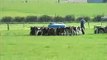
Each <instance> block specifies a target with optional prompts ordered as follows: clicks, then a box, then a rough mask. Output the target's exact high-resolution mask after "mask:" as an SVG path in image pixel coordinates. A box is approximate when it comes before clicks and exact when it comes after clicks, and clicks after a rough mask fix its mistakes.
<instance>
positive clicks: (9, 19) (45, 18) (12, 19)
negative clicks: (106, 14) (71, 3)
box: [0, 15, 107, 23]
mask: <svg viewBox="0 0 107 60" xmlns="http://www.w3.org/2000/svg"><path fill="white" fill-rule="evenodd" d="M101 17H103V15H97V16H95V17H94V18H91V17H88V16H84V17H83V16H82V17H75V16H74V15H66V16H64V17H62V16H55V17H53V16H48V15H42V16H39V17H38V16H26V17H19V16H16V17H11V16H5V17H2V18H1V19H0V22H3V23H9V22H79V21H80V20H81V19H82V18H84V19H85V20H86V21H92V22H100V21H102V19H101ZM105 21H107V19H106V20H105Z"/></svg>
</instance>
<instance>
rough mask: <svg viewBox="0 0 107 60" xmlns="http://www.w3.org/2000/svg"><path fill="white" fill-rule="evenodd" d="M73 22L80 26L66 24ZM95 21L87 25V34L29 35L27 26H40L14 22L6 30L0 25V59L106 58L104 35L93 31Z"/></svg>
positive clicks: (61, 59)
mask: <svg viewBox="0 0 107 60" xmlns="http://www.w3.org/2000/svg"><path fill="white" fill-rule="evenodd" d="M72 24H73V25H75V26H78V25H79V23H69V24H68V23H67V25H72ZM94 24H96V25H99V24H100V23H91V24H90V27H91V28H88V27H87V24H86V27H87V28H86V34H85V35H79V36H29V26H34V25H35V26H42V25H41V24H37V25H36V24H34V25H33V24H26V25H25V28H23V25H21V24H13V25H11V28H10V30H9V31H7V30H6V27H5V26H6V25H5V24H1V25H0V60H107V57H106V56H107V51H106V50H107V34H93V28H92V27H93V25H94ZM44 25H45V26H47V24H44ZM104 25H106V23H105V24H104ZM27 27H28V28H27ZM19 28H20V29H19Z"/></svg>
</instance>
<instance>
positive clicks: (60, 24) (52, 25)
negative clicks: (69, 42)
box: [48, 23, 66, 28]
mask: <svg viewBox="0 0 107 60" xmlns="http://www.w3.org/2000/svg"><path fill="white" fill-rule="evenodd" d="M65 27H66V25H65V24H63V23H50V24H49V25H48V28H65Z"/></svg>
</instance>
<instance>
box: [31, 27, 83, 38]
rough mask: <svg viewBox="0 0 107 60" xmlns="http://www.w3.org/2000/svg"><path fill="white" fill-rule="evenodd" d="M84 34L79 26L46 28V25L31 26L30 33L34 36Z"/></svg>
mask: <svg viewBox="0 0 107 60" xmlns="http://www.w3.org/2000/svg"><path fill="white" fill-rule="evenodd" d="M81 34H85V31H84V29H82V28H80V27H74V26H72V27H65V28H48V27H31V28H30V35H36V36H55V35H56V36H64V35H65V36H67V35H69V36H73V35H81Z"/></svg>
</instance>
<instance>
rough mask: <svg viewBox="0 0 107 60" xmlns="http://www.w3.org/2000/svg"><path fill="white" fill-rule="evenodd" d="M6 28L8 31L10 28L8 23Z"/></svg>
mask: <svg viewBox="0 0 107 60" xmlns="http://www.w3.org/2000/svg"><path fill="white" fill-rule="evenodd" d="M7 30H8V31H9V30H10V27H9V23H7Z"/></svg>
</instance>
